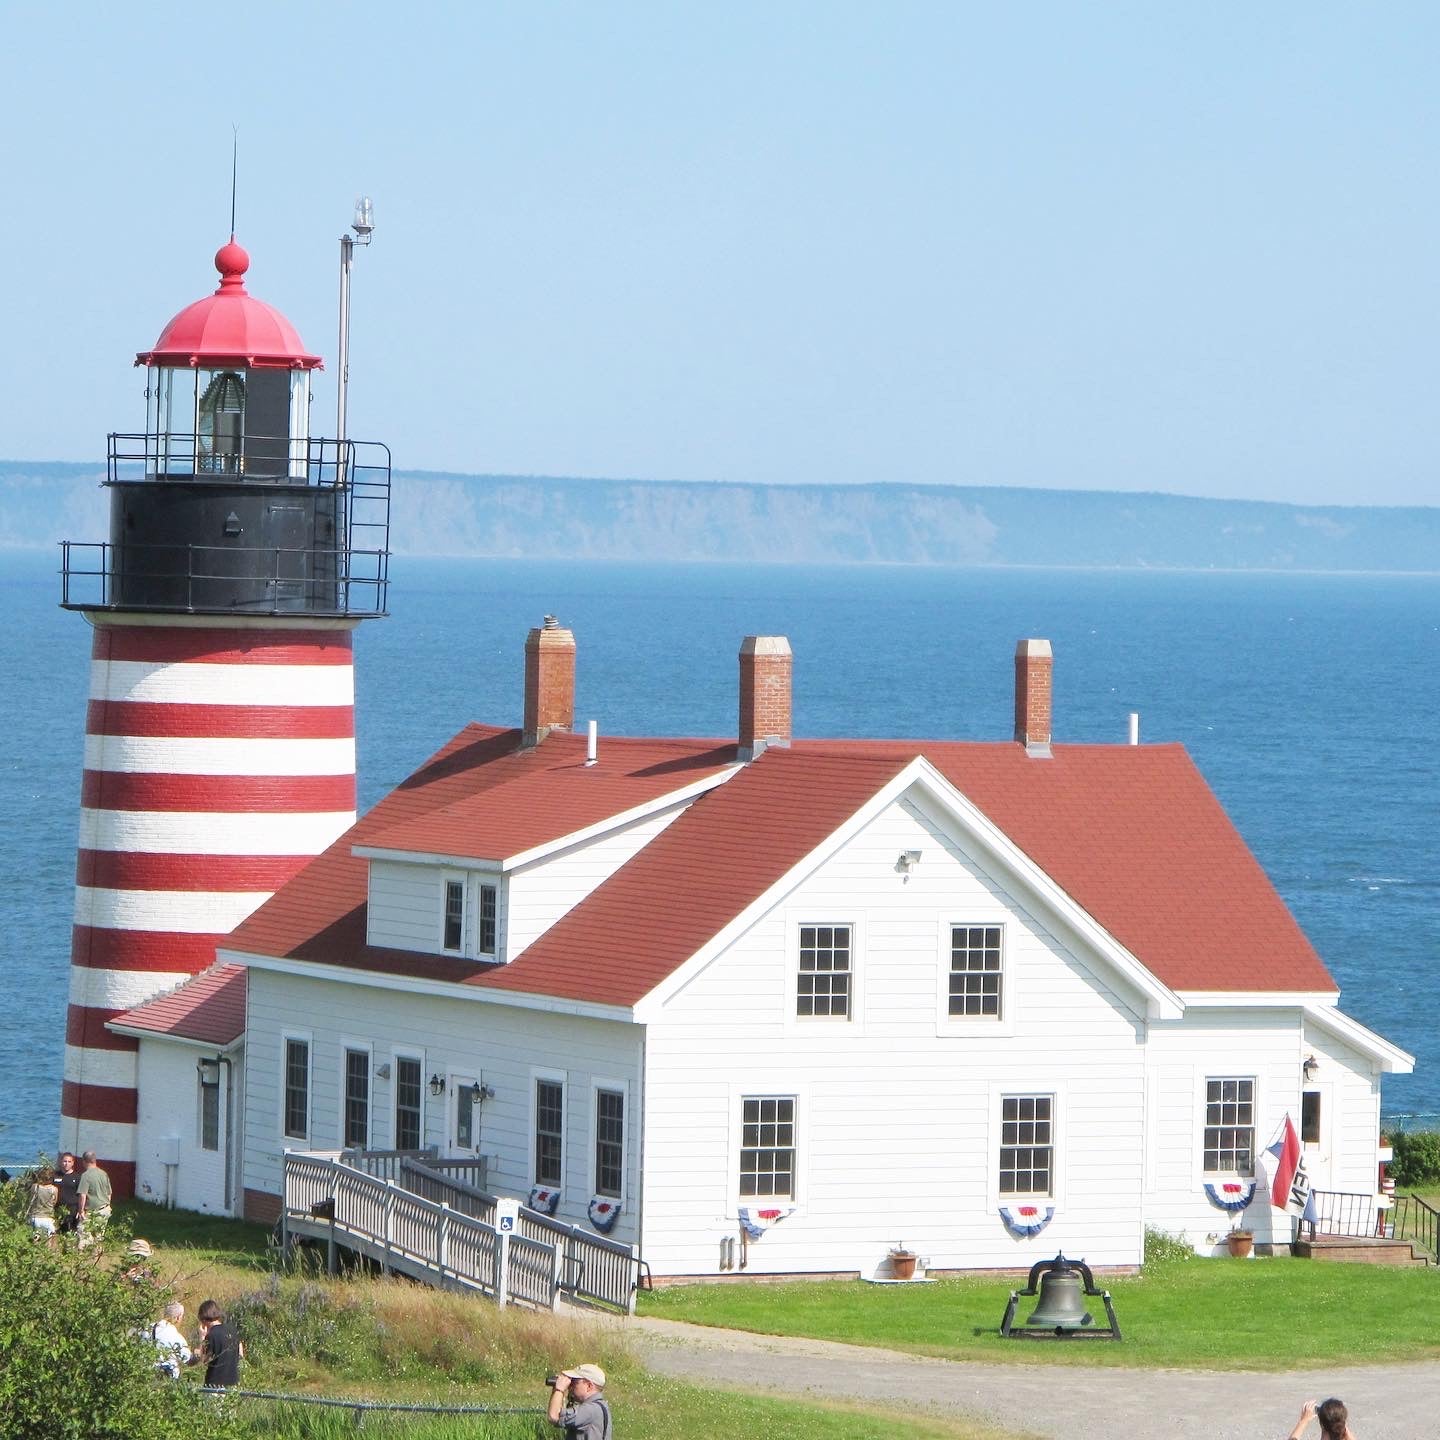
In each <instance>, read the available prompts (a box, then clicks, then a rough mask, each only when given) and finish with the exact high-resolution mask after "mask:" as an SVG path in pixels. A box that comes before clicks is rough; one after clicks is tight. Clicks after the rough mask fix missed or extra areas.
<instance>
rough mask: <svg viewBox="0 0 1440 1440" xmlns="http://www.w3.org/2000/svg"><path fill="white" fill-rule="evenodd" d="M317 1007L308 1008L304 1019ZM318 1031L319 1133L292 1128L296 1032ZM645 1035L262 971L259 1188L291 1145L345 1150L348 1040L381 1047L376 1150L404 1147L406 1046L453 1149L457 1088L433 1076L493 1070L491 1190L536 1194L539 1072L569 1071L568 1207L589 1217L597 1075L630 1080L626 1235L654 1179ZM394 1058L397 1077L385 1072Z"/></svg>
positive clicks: (251, 1061)
mask: <svg viewBox="0 0 1440 1440" xmlns="http://www.w3.org/2000/svg"><path fill="white" fill-rule="evenodd" d="M302 1017H303V1018H302ZM287 1033H289V1034H294V1033H305V1034H308V1036H309V1037H310V1046H311V1048H310V1066H311V1100H310V1134H309V1137H308V1142H306V1141H300V1140H295V1139H285V1138H284V1137H283V1136H282V1135H281V1120H280V1100H281V1084H282V1079H281V1069H282V1055H283V1047H282V1037H283V1036H284V1035H285V1034H287ZM640 1035H641V1031H640V1029H639V1027H637V1026H633V1025H627V1024H622V1023H618V1022H614V1021H605V1020H592V1019H583V1018H578V1017H572V1016H563V1015H554V1014H550V1013H548V1012H542V1011H530V1010H520V1009H516V1008H515V1007H513V1006H507V1005H489V1004H486V1003H484V1002H482V1001H478V1000H476V1001H472V1000H469V999H450V998H445V999H441V998H438V997H434V996H428V995H404V994H400V993H397V992H395V991H391V990H373V989H369V988H367V987H364V986H359V985H335V984H330V983H327V982H324V981H318V980H311V979H308V978H306V977H303V976H293V975H282V974H276V973H274V972H271V971H264V970H252V971H251V973H250V1002H249V1042H248V1043H249V1058H248V1072H249V1079H248V1085H247V1089H248V1096H249V1098H248V1103H247V1107H246V1111H247V1114H246V1121H247V1133H246V1172H245V1185H246V1187H247V1188H249V1189H252V1190H265V1191H269V1192H271V1193H278V1190H279V1186H280V1156H281V1154H282V1152H283V1151H284V1150H285V1149H286V1148H291V1149H301V1148H307V1145H308V1147H313V1148H317V1149H338V1148H341V1138H340V1137H341V1130H340V1121H341V1112H340V1107H341V1093H342V1078H341V1077H342V1071H343V1063H344V1058H343V1057H344V1050H345V1048H346V1047H347V1046H351V1047H354V1046H359V1045H365V1044H368V1045H370V1046H371V1047H372V1052H373V1053H372V1061H371V1081H370V1105H371V1133H370V1143H371V1146H372V1148H375V1149H386V1148H389V1147H390V1146H392V1145H393V1143H394V1110H393V1107H394V1103H395V1076H396V1072H395V1068H394V1065H395V1056H396V1054H404V1055H414V1056H417V1057H418V1058H419V1059H420V1060H421V1077H422V1082H423V1083H422V1086H421V1103H422V1107H423V1112H422V1113H423V1126H424V1138H425V1141H426V1143H427V1144H434V1145H438V1146H439V1147H440V1150H441V1152H442V1153H448V1151H449V1146H448V1140H449V1135H448V1121H449V1115H450V1107H451V1105H452V1104H453V1103H454V1102H453V1097H452V1095H451V1094H450V1092H449V1090H448V1089H447V1090H446V1092H445V1093H444V1094H443V1095H441V1096H438V1097H435V1096H432V1095H431V1094H430V1091H429V1088H428V1081H429V1078H430V1076H431V1075H432V1074H435V1073H438V1074H440V1075H444V1076H446V1077H448V1076H450V1075H452V1074H461V1075H474V1076H477V1077H483V1079H484V1082H485V1084H486V1085H488V1086H490V1087H491V1088H492V1089H493V1090H494V1092H495V1095H494V1098H493V1099H491V1100H488V1101H486V1102H485V1104H484V1105H483V1106H482V1107H481V1108H480V1109H479V1110H478V1111H477V1115H476V1119H477V1125H478V1129H479V1145H478V1149H479V1152H480V1153H482V1154H485V1155H489V1156H491V1157H492V1164H493V1165H494V1168H493V1169H492V1171H491V1174H490V1177H489V1179H490V1186H491V1188H492V1189H495V1190H498V1191H500V1192H501V1193H503V1194H510V1195H518V1196H520V1197H522V1198H523V1197H524V1196H525V1195H526V1194H528V1192H529V1189H530V1186H531V1184H532V1174H531V1167H532V1153H533V1144H534V1134H533V1129H532V1125H533V1120H532V1107H531V1100H532V1094H533V1088H534V1075H533V1072H534V1071H535V1070H536V1069H539V1070H543V1071H546V1072H551V1071H556V1072H561V1073H563V1075H564V1080H565V1145H564V1167H565V1183H564V1187H563V1192H562V1199H561V1204H560V1209H559V1211H558V1214H559V1217H560V1218H561V1219H564V1220H568V1221H570V1222H571V1223H582V1224H583V1223H584V1222H585V1218H586V1214H585V1212H586V1207H587V1205H588V1204H589V1201H590V1197H591V1195H592V1193H593V1192H592V1189H591V1185H592V1179H593V1176H592V1168H593V1149H594V1116H593V1113H592V1104H593V1096H592V1088H591V1087H592V1082H593V1081H595V1080H600V1081H602V1082H604V1083H606V1084H607V1085H612V1086H613V1085H615V1084H619V1085H622V1086H623V1087H625V1090H626V1094H627V1107H626V1110H627V1113H626V1116H625V1142H626V1152H627V1153H626V1167H625V1168H626V1176H625V1186H626V1194H625V1196H624V1197H623V1198H622V1210H621V1217H620V1219H619V1221H617V1223H616V1227H615V1229H614V1231H612V1232H611V1233H612V1235H613V1236H614V1238H616V1239H620V1240H633V1239H634V1238H635V1235H636V1223H637V1209H638V1205H639V1195H640V1184H639V1178H640V1177H639V1168H638V1140H639V1136H640V1133H641V1125H640V1110H639V1104H640V1101H639V1095H640V1090H639V1085H640V1078H641V1077H640V1054H641V1041H640ZM382 1065H389V1066H390V1067H391V1069H390V1075H389V1078H387V1079H381V1078H379V1075H378V1071H379V1069H380V1067H381V1066H382Z"/></svg>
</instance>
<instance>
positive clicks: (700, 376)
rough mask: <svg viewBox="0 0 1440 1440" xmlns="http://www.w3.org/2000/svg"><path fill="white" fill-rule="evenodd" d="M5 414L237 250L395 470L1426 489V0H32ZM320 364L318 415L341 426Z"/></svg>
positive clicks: (1415, 493)
mask: <svg viewBox="0 0 1440 1440" xmlns="http://www.w3.org/2000/svg"><path fill="white" fill-rule="evenodd" d="M4 34H5V45H4V58H3V60H0V119H3V122H4V126H5V134H6V135H7V137H8V143H7V145H6V147H5V158H4V174H5V188H4V192H3V194H4V200H5V207H6V210H7V212H8V213H7V215H6V218H5V222H4V224H3V226H0V286H3V290H0V294H3V297H4V303H3V306H0V315H3V320H4V323H3V331H4V333H5V339H6V343H5V345H4V347H3V355H0V395H3V396H4V400H3V402H0V404H3V408H0V455H3V456H5V457H9V458H19V459H51V458H53V459H92V458H95V457H97V456H99V455H101V454H103V447H104V436H105V433H106V432H107V431H110V430H122V431H124V430H132V429H139V428H140V427H141V426H142V424H143V416H144V408H143V401H142V393H141V392H142V382H141V379H140V372H137V371H134V370H132V369H131V368H130V363H129V362H130V361H131V360H132V359H133V356H134V352H135V351H136V350H138V349H141V348H143V347H145V346H147V345H148V344H150V343H151V342H152V341H153V340H154V339H155V337H156V336H157V334H158V333H159V331H160V329H161V327H162V326H163V325H164V323H165V321H166V320H167V319H168V318H169V317H170V316H171V314H173V313H174V312H175V311H176V310H178V309H179V308H180V307H181V306H182V305H184V304H186V303H188V302H189V301H191V300H193V299H195V298H197V297H198V296H200V295H201V294H204V293H206V292H207V291H208V290H209V289H211V288H213V285H214V283H215V275H214V271H213V269H212V268H211V260H210V257H211V255H212V254H213V252H214V250H215V249H216V247H217V246H218V245H219V244H220V243H221V242H222V241H223V240H224V239H225V237H226V233H227V231H228V221H229V203H230V199H229V187H230V174H229V169H230V137H231V126H232V124H234V125H238V127H239V132H240V149H241V157H240V203H239V224H238V227H237V228H238V233H239V238H240V240H241V241H242V243H243V244H244V245H245V246H246V247H247V248H248V249H249V250H250V252H251V255H252V268H251V272H250V277H249V278H250V286H251V289H252V291H253V292H254V293H255V294H257V295H259V296H260V297H261V298H263V299H266V300H268V301H270V302H271V303H273V304H276V305H278V306H279V307H280V308H281V309H282V310H284V311H285V312H286V314H288V315H289V316H290V318H291V319H292V320H293V321H294V322H295V323H296V325H297V326H298V327H299V329H300V332H301V334H302V335H303V336H304V338H305V340H306V342H307V343H308V344H309V345H310V346H311V347H312V348H314V349H318V350H320V351H321V352H322V353H324V354H325V355H326V356H327V360H333V356H334V351H335V310H336V265H337V250H338V247H337V243H336V242H337V238H338V236H339V234H340V232H341V230H342V229H343V228H344V227H345V225H346V224H347V223H348V221H349V218H350V213H351V208H352V204H353V200H354V197H355V195H356V194H357V193H359V192H361V191H366V192H369V193H370V194H372V195H373V196H374V199H375V206H376V220H377V230H376V237H375V243H374V245H373V247H372V248H371V250H370V251H369V252H368V253H365V254H362V255H361V256H360V258H359V260H358V261H357V267H356V275H355V297H354V338H353V347H352V356H351V403H350V411H351V431H352V433H353V434H355V435H356V436H359V437H366V438H377V439H383V440H385V441H387V442H389V444H390V445H391V446H392V448H393V450H394V454H395V461H396V464H397V465H398V466H400V467H402V468H425V469H451V470H469V471H501V472H511V473H514V472H519V473H533V474H563V475H595V476H602V475H603V476H636V477H643V478H654V479H669V478H676V479H693V480H741V481H762V482H820V481H840V482H857V483H858V482H867V481H920V482H927V483H959V484H1001V485H1024V486H1060V487H1065V488H1097V489H1119V490H1162V491H1171V492H1176V493H1185V494H1198V495H1218V496H1244V497H1251V498H1258V499H1284V500H1295V501H1302V502H1314V503H1383V504H1429V503H1432V502H1433V499H1434V495H1435V487H1434V484H1433V476H1434V475H1435V473H1436V470H1437V458H1440V456H1437V451H1440V433H1437V424H1436V414H1437V404H1436V390H1437V373H1436V372H1437V366H1436V358H1437V357H1436V348H1437V347H1436V338H1435V337H1436V335H1437V332H1440V323H1437V322H1440V290H1437V282H1436V257H1437V256H1440V233H1437V232H1440V217H1437V203H1440V202H1437V196H1436V187H1435V183H1434V176H1435V169H1436V164H1435V162H1436V156H1437V147H1436V140H1437V130H1440V124H1437V119H1440V116H1437V110H1440V87H1437V86H1436V85H1435V83H1434V74H1433V71H1434V63H1435V56H1436V54H1437V40H1440V7H1435V6H1434V5H1432V4H1420V3H1416V4H1406V3H1392V4H1387V5H1385V6H1364V7H1362V6H1355V5H1338V4H1325V3H1307V4H1301V3H1276V4H1264V5H1256V4H1254V3H1253V0H1251V3H1248V4H1223V3H1222V4H1215V5H1196V4H1194V3H1193V0H1191V3H1184V4H1167V3H1135V4H1119V3H1116V4H1100V3H1080V0H1075V3H1070V4H1046V3H1031V4H1011V5H1000V4H991V5H986V6H980V5H971V4H965V3H958V0H957V3H951V4H943V3H936V4H922V3H904V0H890V3H879V0H876V3H872V4H843V3H829V4H820V3H815V4H808V3H791V4H780V3H774V0H772V3H768V4H749V3H743V0H727V3H725V4H723V5H706V6H700V5H681V4H670V5H664V4H603V3H595V0H592V3H585V4H566V3H538V0H536V3H527V4H514V5H509V4H507V5H489V4H473V5H460V4H456V5H453V6H442V5H436V4H426V3H415V4H412V5H408V6H405V7H402V6H399V5H396V4H393V3H389V4H369V3H359V4H353V5H346V6H343V7H342V6H339V5H329V4H325V5H322V4H302V3H298V0H291V3H288V4H277V3H270V0H255V3H251V4H249V5H246V6H242V7H239V8H238V9H237V8H236V7H234V6H196V5H193V4H187V5H178V4H177V5H162V4H148V5H139V4H136V5H125V6H119V5H114V6H104V7H102V6H100V5H95V4H78V5H74V6H64V7H60V6H40V5H28V6H21V5H18V4H14V3H12V4H11V5H9V6H7V7H6V8H5V12H4ZM333 376H334V366H333V364H331V366H330V368H329V370H328V372H327V377H328V378H322V380H321V382H320V387H321V391H320V398H319V399H318V400H317V409H316V413H317V417H323V419H324V422H325V423H324V424H321V425H317V427H316V428H317V429H319V430H323V431H324V432H325V433H330V430H331V429H332V428H333V425H332V423H331V420H330V417H331V416H333V404H334V401H333Z"/></svg>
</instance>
